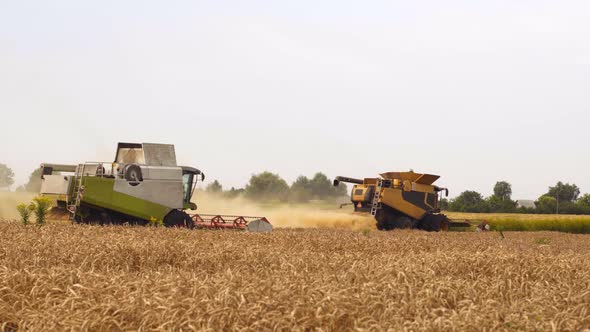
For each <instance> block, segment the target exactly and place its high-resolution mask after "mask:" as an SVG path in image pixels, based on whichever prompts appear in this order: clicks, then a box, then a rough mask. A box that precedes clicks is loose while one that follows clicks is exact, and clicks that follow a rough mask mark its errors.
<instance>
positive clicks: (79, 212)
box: [41, 143, 272, 230]
mask: <svg viewBox="0 0 590 332" xmlns="http://www.w3.org/2000/svg"><path fill="white" fill-rule="evenodd" d="M41 168H42V172H41V173H42V175H41V179H42V181H41V194H42V195H44V196H49V197H51V198H53V199H55V201H56V206H57V207H58V208H63V209H65V210H67V211H68V212H69V217H70V219H71V220H72V221H75V222H86V223H101V224H103V223H123V222H128V223H135V224H148V223H149V222H158V223H159V222H162V223H163V224H164V225H165V226H168V227H172V226H177V227H188V228H193V227H201V228H247V226H249V222H248V221H249V220H248V218H246V217H240V218H241V219H240V220H239V222H240V223H236V222H233V221H234V220H233V219H232V222H231V224H230V222H225V219H226V218H223V216H216V217H219V218H217V219H216V220H215V222H214V221H212V220H207V219H204V218H203V217H202V216H199V215H196V214H193V215H189V214H187V213H186V212H185V210H196V209H197V205H196V204H195V203H193V202H191V198H192V197H193V194H194V190H195V187H196V184H197V181H198V180H201V181H203V180H204V179H205V175H204V174H203V172H201V171H200V170H198V169H197V168H193V167H188V166H178V165H177V163H176V153H175V149H174V145H171V144H154V143H119V144H118V147H117V152H116V155H115V160H114V161H113V162H112V163H110V162H86V163H83V164H78V165H58V164H42V165H41ZM63 173H67V174H63ZM220 219H221V221H223V222H219V220H220ZM251 219H255V220H250V221H257V220H258V221H257V222H256V225H255V226H252V228H255V229H257V230H258V229H260V228H264V226H266V225H262V226H260V225H258V223H259V222H260V221H259V220H262V219H264V218H257V217H251ZM263 221H264V222H266V223H268V221H267V220H266V219H264V220H263ZM269 225H270V224H269ZM271 228H272V227H271ZM265 230H268V227H266V228H265Z"/></svg>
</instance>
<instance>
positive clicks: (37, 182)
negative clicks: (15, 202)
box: [16, 168, 41, 193]
mask: <svg viewBox="0 0 590 332" xmlns="http://www.w3.org/2000/svg"><path fill="white" fill-rule="evenodd" d="M16 190H17V191H28V192H31V193H38V192H39V191H41V168H37V169H35V170H34V171H33V173H31V175H29V181H28V182H27V183H26V184H25V185H22V186H19V187H18V188H17V189H16Z"/></svg>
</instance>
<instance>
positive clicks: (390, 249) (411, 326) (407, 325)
mask: <svg viewBox="0 0 590 332" xmlns="http://www.w3.org/2000/svg"><path fill="white" fill-rule="evenodd" d="M0 234H1V235H2V242H1V244H0V281H1V284H0V322H1V324H3V327H4V328H5V329H7V330H10V329H13V328H15V327H18V328H19V329H23V330H69V329H74V330H95V331H106V330H111V331H112V330H137V329H140V330H152V329H157V330H191V329H197V330H210V331H219V330H257V331H258V330H271V329H277V330H308V329H315V328H321V329H323V330H326V331H341V330H349V329H353V328H359V329H368V330H384V329H392V330H402V329H408V330H441V329H445V330H460V331H465V330H467V331H469V330H514V329H527V330H551V329H554V330H582V329H584V328H588V327H590V306H589V303H590V278H588V276H589V275H590V241H589V240H590V237H589V236H587V235H573V234H562V233H548V232H547V233H506V234H505V236H506V237H505V238H504V239H502V238H501V237H500V236H499V235H498V234H497V233H492V232H490V233H436V234H433V233H424V232H419V231H394V232H388V233H382V232H374V231H373V232H370V233H366V232H363V233H361V232H353V231H349V230H337V229H278V230H275V231H274V232H273V233H270V234H252V233H245V232H229V231H196V230H195V231H190V230H184V229H163V228H142V227H124V226H114V227H100V226H73V225H63V224H61V225H56V224H53V225H51V224H50V225H47V226H44V227H36V226H23V225H20V224H18V223H15V222H2V223H0ZM539 238H542V239H543V241H539V240H538V239H539Z"/></svg>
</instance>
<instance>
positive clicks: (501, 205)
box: [486, 194, 516, 213]
mask: <svg viewBox="0 0 590 332" xmlns="http://www.w3.org/2000/svg"><path fill="white" fill-rule="evenodd" d="M486 202H487V205H488V208H489V212H502V213H511V212H515V210H516V202H515V201H513V200H511V199H502V198H501V197H499V196H496V195H495V194H494V195H492V196H490V197H488V198H487V200H486Z"/></svg>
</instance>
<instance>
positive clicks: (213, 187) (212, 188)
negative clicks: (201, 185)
mask: <svg viewBox="0 0 590 332" xmlns="http://www.w3.org/2000/svg"><path fill="white" fill-rule="evenodd" d="M205 191H207V192H209V193H215V194H218V193H220V192H222V191H223V187H222V186H221V183H219V181H217V180H215V181H213V182H211V183H209V184H208V185H207V188H206V189H205Z"/></svg>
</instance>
